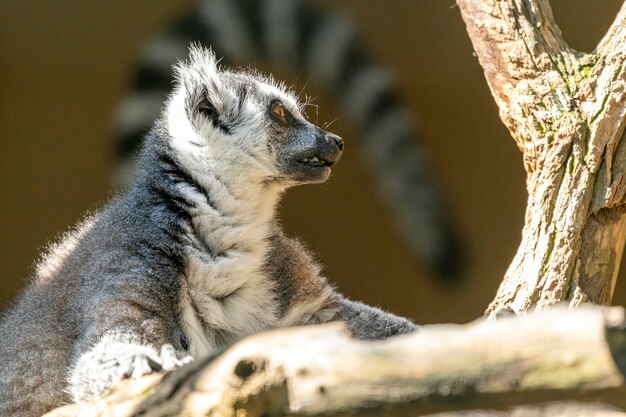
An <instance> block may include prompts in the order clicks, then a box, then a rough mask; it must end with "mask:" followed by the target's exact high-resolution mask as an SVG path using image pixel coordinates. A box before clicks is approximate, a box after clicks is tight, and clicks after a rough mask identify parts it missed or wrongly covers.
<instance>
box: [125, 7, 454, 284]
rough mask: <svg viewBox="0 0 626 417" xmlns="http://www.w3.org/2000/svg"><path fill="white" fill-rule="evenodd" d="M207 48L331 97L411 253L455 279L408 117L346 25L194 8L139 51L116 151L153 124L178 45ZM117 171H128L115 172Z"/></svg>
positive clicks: (448, 240) (327, 19) (438, 208)
mask: <svg viewBox="0 0 626 417" xmlns="http://www.w3.org/2000/svg"><path fill="white" fill-rule="evenodd" d="M192 41H199V42H201V43H202V44H205V45H211V47H212V48H213V49H214V50H215V51H216V53H217V56H219V57H222V58H223V61H222V62H233V63H237V64H239V65H242V64H243V65H245V64H253V65H254V63H255V61H258V60H265V61H267V62H269V63H271V64H273V65H274V66H276V67H279V68H282V69H287V68H290V69H292V70H293V72H294V73H298V74H300V73H302V75H301V76H302V78H305V77H307V78H310V79H312V81H313V82H314V83H317V84H318V85H320V86H322V87H323V88H325V90H326V91H328V92H329V93H330V94H332V96H333V98H334V99H335V101H336V102H337V103H338V105H339V108H340V109H341V110H342V111H343V112H344V113H345V116H346V119H348V120H350V121H352V123H353V124H354V125H355V127H356V128H357V130H358V131H360V133H361V136H360V138H359V139H361V140H360V141H359V142H358V145H359V146H360V147H362V149H363V151H364V152H363V153H362V155H363V156H365V157H366V158H367V159H368V166H371V168H372V173H373V175H374V177H375V178H376V179H377V180H378V181H377V182H378V185H379V189H380V191H381V192H382V194H383V196H384V197H386V200H387V201H388V206H389V208H390V209H391V210H392V211H393V215H392V216H391V218H393V219H394V221H396V223H397V226H399V227H398V231H399V233H400V234H401V235H402V236H404V238H405V241H406V242H407V243H408V247H409V249H410V250H411V252H412V254H413V255H414V256H415V257H416V258H419V259H421V260H422V261H423V262H424V263H425V264H426V265H428V266H429V267H430V268H432V269H433V270H435V271H436V272H437V273H438V274H439V276H440V277H442V278H444V279H445V278H447V279H451V278H454V277H456V276H458V273H459V271H460V268H461V266H462V265H461V262H462V261H461V260H462V257H461V256H460V247H459V242H458V239H457V236H456V233H455V230H454V229H453V227H452V224H451V222H450V220H449V216H448V212H447V210H446V209H445V205H444V204H442V202H441V197H440V195H439V192H438V190H437V187H436V184H435V183H434V181H433V178H432V176H431V172H430V168H429V167H428V163H427V161H426V158H425V156H424V154H425V151H424V149H422V147H423V145H422V143H421V141H420V140H419V134H418V132H417V129H416V128H415V126H414V124H413V122H412V120H411V117H410V114H411V111H410V109H407V108H406V105H405V104H404V103H402V102H401V100H400V99H399V98H398V96H399V94H398V92H397V91H395V86H394V83H393V80H392V77H391V75H390V74H389V72H388V71H386V70H385V69H383V68H381V66H380V65H378V64H376V63H375V62H373V61H372V60H371V59H370V58H369V57H368V55H367V54H366V53H365V48H364V47H363V45H362V43H361V42H360V39H359V37H358V35H357V33H356V31H355V30H354V28H353V26H352V25H351V24H350V22H348V21H346V19H343V18H340V17H338V16H337V15H332V14H327V13H323V12H322V11H320V10H317V9H314V8H312V7H308V5H307V4H306V3H303V2H301V1H298V0H199V1H198V3H197V6H196V8H195V9H194V10H193V11H192V12H190V13H189V14H188V15H187V16H186V17H184V18H182V19H180V20H179V21H178V22H176V23H175V24H174V25H173V26H172V27H171V28H170V29H169V30H167V31H165V32H164V33H163V34H161V35H160V36H159V37H157V39H155V40H154V41H153V42H152V43H151V44H149V45H148V47H147V48H146V49H145V53H144V55H143V57H142V59H141V61H140V62H139V65H138V70H137V74H136V75H135V80H134V82H133V87H132V91H131V93H130V94H129V96H128V97H127V98H126V100H125V101H124V103H123V104H122V105H121V106H120V109H119V117H118V118H117V122H116V127H117V131H118V133H117V147H118V150H119V153H120V155H121V156H122V157H124V156H126V155H129V154H131V153H132V152H133V150H134V149H136V148H138V145H139V143H140V141H141V138H142V137H143V135H144V133H145V132H146V131H147V130H148V129H149V128H150V126H151V125H152V122H153V121H154V120H155V119H156V118H157V117H158V111H159V107H160V105H161V102H162V100H163V97H164V96H165V95H166V94H167V93H168V92H169V90H170V88H171V78H172V77H171V72H170V69H171V67H172V64H173V63H175V62H176V61H177V60H178V59H180V58H182V57H184V56H185V54H186V49H187V45H189V43H190V42H192ZM123 167H126V169H122V170H121V171H122V172H131V171H132V169H128V168H127V165H126V164H124V165H123Z"/></svg>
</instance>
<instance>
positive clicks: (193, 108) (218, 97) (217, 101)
mask: <svg viewBox="0 0 626 417" xmlns="http://www.w3.org/2000/svg"><path fill="white" fill-rule="evenodd" d="M174 72H175V76H176V80H177V82H178V84H179V86H182V87H184V89H185V90H186V94H185V96H186V107H187V112H188V115H189V116H190V118H193V116H194V115H196V114H198V113H199V114H201V115H203V116H204V117H207V118H209V119H210V120H211V121H213V122H214V124H215V123H216V122H217V121H219V120H220V119H222V122H223V121H224V119H225V118H227V117H228V115H229V114H230V113H231V112H232V111H233V106H236V98H235V96H234V94H233V93H232V92H231V91H229V90H228V88H226V86H225V85H224V83H223V82H222V80H221V78H220V72H219V68H218V67H217V59H216V58H215V54H214V53H213V51H211V50H210V49H207V48H205V47H203V46H200V45H198V44H192V45H191V47H190V48H189V57H188V59H187V60H185V61H182V62H179V63H178V65H176V67H175V68H174Z"/></svg>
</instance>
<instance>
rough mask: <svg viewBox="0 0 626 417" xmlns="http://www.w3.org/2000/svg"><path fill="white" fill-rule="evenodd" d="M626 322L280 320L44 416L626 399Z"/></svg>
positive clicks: (418, 410) (610, 313)
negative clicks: (207, 355)
mask: <svg viewBox="0 0 626 417" xmlns="http://www.w3.org/2000/svg"><path fill="white" fill-rule="evenodd" d="M625 325H626V323H625V322H624V314H623V310H622V309H620V308H612V309H600V308H592V307H591V306H588V307H586V308H581V309H578V310H576V311H572V312H569V313H566V312H565V309H564V308H556V309H551V310H548V311H544V312H541V313H536V314H531V315H528V316H525V317H515V318H511V319H502V320H498V321H497V322H487V323H485V322H484V321H482V320H481V321H478V322H475V323H471V324H468V325H465V326H458V325H439V326H431V327H426V328H424V330H422V331H420V332H418V333H416V334H413V335H408V336H402V337H396V338H393V339H390V340H387V341H384V342H360V341H357V340H354V339H351V338H350V337H349V335H348V334H347V332H346V331H345V329H344V328H343V326H342V325H339V324H331V325H325V326H316V327H304V328H295V329H283V330H277V331H273V332H269V333H265V334H260V335H257V336H252V337H250V338H248V339H245V340H243V341H242V342H240V343H238V344H236V345H235V346H233V347H232V348H231V349H229V350H228V351H226V352H225V353H224V354H222V355H220V356H218V357H217V358H214V359H208V360H200V361H197V362H195V363H194V364H192V365H191V366H189V367H186V368H183V369H181V370H179V371H177V372H174V373H172V374H169V375H166V376H165V378H164V379H163V381H162V382H161V383H160V385H158V386H155V384H156V383H157V382H158V378H156V379H155V377H152V378H153V379H148V380H140V381H133V382H127V383H126V384H125V385H124V386H123V388H119V389H118V393H117V394H115V395H117V397H115V396H110V397H105V398H104V399H102V400H100V401H98V402H95V403H90V404H81V405H73V406H67V407H65V408H61V409H58V410H56V411H55V412H52V413H50V414H49V415H48V417H53V416H54V417H60V416H64V417H71V416H79V415H83V414H80V413H81V412H83V413H88V415H90V416H94V417H96V416H105V415H106V416H117V417H127V416H131V415H141V416H166V415H167V416H171V415H181V416H205V415H211V416H222V415H228V416H234V415H237V416H239V415H245V416H261V415H292V416H315V415H345V414H350V413H359V414H367V415H389V414H390V413H391V414H392V415H394V416H404V415H406V416H416V415H425V414H430V413H435V412H443V411H453V410H468V409H472V408H476V407H480V408H493V409H505V408H509V407H513V406H517V405H521V404H532V403H538V402H545V401H557V400H576V401H584V400H601V401H605V402H608V403H612V404H616V405H618V406H624V405H626V385H625V384H624V376H623V374H622V371H623V369H624V368H623V365H624V364H626V331H624V326H625ZM146 381H147V382H146ZM137 384H139V386H137ZM142 384H143V385H142ZM129 393H131V395H129ZM85 415H86V414H85ZM463 415H468V414H456V416H457V417H459V416H463ZM473 415H476V414H473ZM491 415H493V413H491ZM552 415H554V414H552ZM590 415H593V414H590Z"/></svg>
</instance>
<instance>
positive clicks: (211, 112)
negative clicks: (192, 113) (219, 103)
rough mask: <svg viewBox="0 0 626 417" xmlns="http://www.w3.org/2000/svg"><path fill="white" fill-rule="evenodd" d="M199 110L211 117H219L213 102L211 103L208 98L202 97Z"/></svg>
mask: <svg viewBox="0 0 626 417" xmlns="http://www.w3.org/2000/svg"><path fill="white" fill-rule="evenodd" d="M198 111H199V112H200V114H202V115H204V116H205V117H208V118H209V119H215V118H216V117H217V110H215V107H213V104H211V102H210V101H209V100H208V99H206V98H204V99H202V101H201V102H200V103H199V104H198Z"/></svg>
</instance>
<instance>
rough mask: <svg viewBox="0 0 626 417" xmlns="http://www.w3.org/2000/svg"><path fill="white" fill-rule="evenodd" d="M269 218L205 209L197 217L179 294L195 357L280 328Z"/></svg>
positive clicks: (259, 208) (194, 221)
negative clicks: (269, 261) (270, 270)
mask: <svg viewBox="0 0 626 417" xmlns="http://www.w3.org/2000/svg"><path fill="white" fill-rule="evenodd" d="M255 209H257V210H261V211H262V208H261V207H256V208H255ZM261 214H263V213H261ZM265 217H266V216H263V215H259V213H258V212H257V213H256V215H254V216H250V217H248V218H246V216H243V217H242V216H237V217H233V216H224V215H218V214H216V212H215V211H214V210H213V209H210V208H206V207H205V208H204V209H203V212H200V211H199V212H198V213H195V215H194V218H193V220H192V229H193V230H192V233H190V237H189V246H188V250H187V257H186V268H185V277H184V283H185V284H184V286H185V288H183V291H182V293H181V297H182V300H181V301H182V303H181V305H182V308H183V317H182V319H183V326H184V329H185V333H186V335H187V337H188V339H189V342H190V343H189V345H190V350H191V354H192V355H193V356H194V357H198V356H201V355H206V354H207V353H210V352H212V351H214V350H216V349H218V348H220V347H222V346H224V345H226V344H228V343H231V342H233V341H235V340H237V339H239V338H241V337H244V336H247V335H250V334H252V333H256V332H259V331H262V330H266V329H269V328H272V327H276V324H277V323H278V316H277V307H276V302H275V296H274V292H273V289H274V283H273V281H272V280H271V279H270V278H269V277H268V276H267V275H266V274H265V272H264V265H265V260H266V256H267V252H268V244H267V241H266V239H267V236H268V234H269V232H270V227H271V226H270V222H269V221H268V219H266V218H265Z"/></svg>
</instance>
